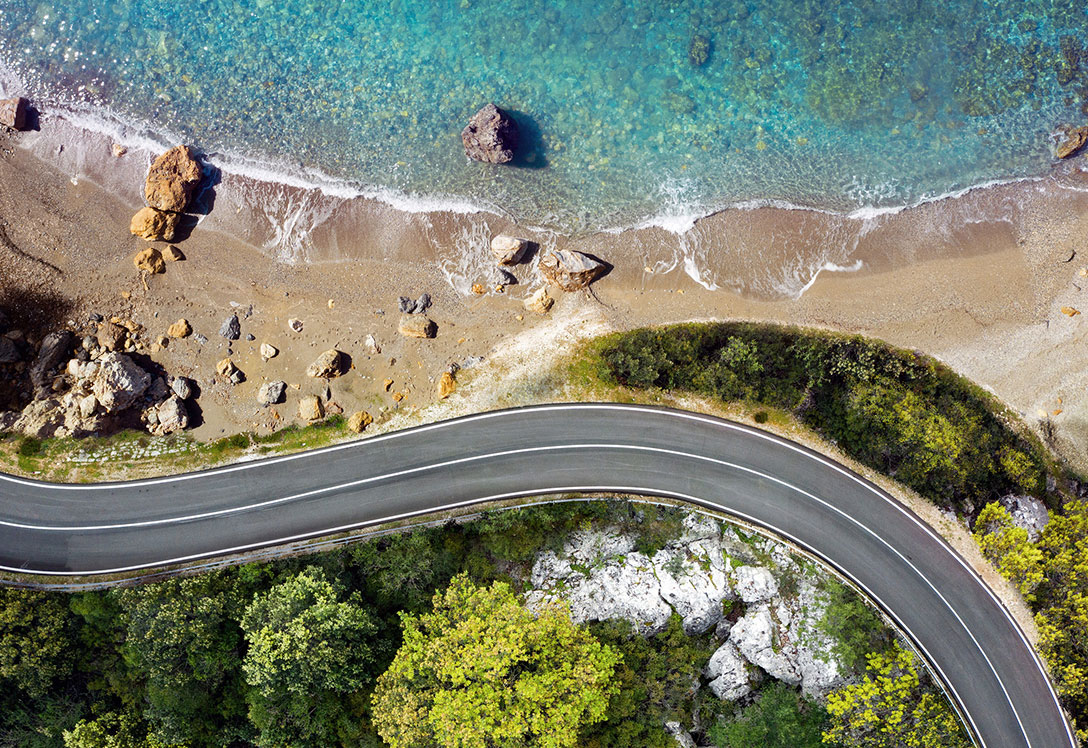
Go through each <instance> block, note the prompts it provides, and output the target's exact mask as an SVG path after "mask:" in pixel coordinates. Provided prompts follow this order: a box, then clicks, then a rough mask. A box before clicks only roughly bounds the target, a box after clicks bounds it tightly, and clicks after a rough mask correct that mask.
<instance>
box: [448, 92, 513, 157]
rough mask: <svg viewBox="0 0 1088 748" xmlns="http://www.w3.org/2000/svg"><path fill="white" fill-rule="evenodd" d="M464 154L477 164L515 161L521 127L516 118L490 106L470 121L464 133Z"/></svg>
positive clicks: (462, 135) (462, 133)
mask: <svg viewBox="0 0 1088 748" xmlns="http://www.w3.org/2000/svg"><path fill="white" fill-rule="evenodd" d="M461 142H462V143H464V146H465V155H466V156H468V157H469V158H471V159H473V160H474V161H483V162H485V163H489V164H505V163H508V162H510V161H513V160H514V151H515V150H517V147H518V126H517V123H516V122H514V118H513V117H511V116H510V115H509V114H508V113H507V112H504V111H503V110H502V109H499V108H498V107H497V106H495V105H494V104H488V105H487V106H485V107H484V108H482V109H481V110H480V111H478V112H476V114H474V115H472V119H470V120H469V121H468V125H467V126H466V127H465V129H464V130H462V131H461Z"/></svg>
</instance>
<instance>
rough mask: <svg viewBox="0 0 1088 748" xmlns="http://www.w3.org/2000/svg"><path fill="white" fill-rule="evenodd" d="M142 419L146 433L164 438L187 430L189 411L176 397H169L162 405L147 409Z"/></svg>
mask: <svg viewBox="0 0 1088 748" xmlns="http://www.w3.org/2000/svg"><path fill="white" fill-rule="evenodd" d="M152 413H153V414H154V415H153V416H152ZM144 419H145V421H147V424H148V431H150V432H151V433H152V434H154V435H155V436H166V435H167V434H173V433H175V432H177V431H182V430H184V429H187V428H189V411H188V410H187V409H186V407H185V402H184V401H183V400H182V399H181V398H180V397H178V396H177V395H171V396H170V397H169V398H167V399H166V400H165V401H163V402H162V403H159V404H158V405H156V406H154V407H153V408H149V409H148V411H147V412H146V413H145V414H144Z"/></svg>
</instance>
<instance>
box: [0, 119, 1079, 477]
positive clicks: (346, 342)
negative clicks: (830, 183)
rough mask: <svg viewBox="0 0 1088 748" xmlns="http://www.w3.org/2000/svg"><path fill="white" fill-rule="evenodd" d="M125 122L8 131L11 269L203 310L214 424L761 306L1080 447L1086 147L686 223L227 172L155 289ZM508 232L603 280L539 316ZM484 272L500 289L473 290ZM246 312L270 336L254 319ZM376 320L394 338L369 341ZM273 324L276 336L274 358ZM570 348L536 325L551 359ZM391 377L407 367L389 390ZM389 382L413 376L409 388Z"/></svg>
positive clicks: (19, 281) (68, 306) (380, 333)
mask: <svg viewBox="0 0 1088 748" xmlns="http://www.w3.org/2000/svg"><path fill="white" fill-rule="evenodd" d="M110 145H111V143H110V142H109V141H108V140H107V139H106V138H105V137H104V136H87V135H86V134H83V135H80V136H76V135H75V134H73V132H71V130H70V129H66V128H65V127H64V126H63V123H50V122H49V120H48V118H45V119H43V131H42V132H40V133H30V134H21V135H16V136H6V137H3V138H0V146H2V156H0V226H2V227H4V228H5V232H6V234H7V237H8V240H9V241H8V242H6V243H5V242H3V241H0V270H2V271H3V273H4V284H3V287H4V292H5V294H6V295H7V296H8V297H9V298H11V297H12V296H13V294H15V293H16V292H18V291H33V294H31V295H32V296H35V298H44V297H45V296H44V295H47V294H53V295H54V296H52V297H49V298H51V299H52V300H51V301H48V302H47V303H43V304H42V306H43V307H44V308H43V309H42V310H41V313H40V315H39V317H40V318H41V321H42V324H43V325H45V326H48V320H49V318H50V316H51V315H52V316H53V318H54V321H55V323H56V324H63V323H64V322H65V321H67V320H71V321H72V322H74V323H75V326H76V327H80V326H82V327H83V328H84V329H89V326H88V325H87V324H86V320H87V315H88V314H90V313H91V312H97V313H100V314H103V315H104V316H106V317H110V316H112V315H117V316H121V317H125V318H129V319H132V320H134V321H136V322H138V323H139V324H141V325H143V326H144V327H145V328H147V330H148V333H149V334H150V335H151V336H152V337H153V336H156V335H159V334H162V333H164V332H165V330H166V327H167V326H168V325H169V324H170V323H171V322H173V321H175V320H176V319H178V318H179V317H186V318H187V319H189V321H190V322H191V323H192V324H193V327H194V329H195V330H196V332H197V333H201V334H203V335H205V336H206V337H207V339H208V342H207V343H206V344H204V345H201V344H199V343H197V342H196V341H195V340H194V339H193V338H189V339H187V340H184V341H177V342H175V343H172V344H171V346H170V347H169V348H168V349H166V350H165V351H162V352H160V353H155V354H153V355H152V358H154V359H155V360H156V361H158V362H160V363H162V364H163V365H164V366H165V367H166V368H167V369H168V370H169V371H170V372H171V373H176V374H185V375H187V376H192V377H193V378H195V379H196V380H197V382H198V384H199V385H200V386H201V388H202V390H203V392H202V394H201V397H200V399H199V401H198V402H199V403H200V408H201V410H202V416H203V425H201V426H200V427H199V428H197V429H196V431H195V435H196V436H197V437H199V438H214V437H216V436H219V435H222V434H225V433H231V432H233V431H237V430H242V429H257V430H268V429H271V428H277V427H279V425H282V424H283V423H287V422H291V421H293V420H294V416H295V412H296V407H297V399H298V397H299V396H301V395H303V394H324V395H327V396H329V399H330V401H332V402H334V403H336V406H337V407H339V408H342V409H343V410H345V411H346V412H351V411H353V410H356V409H366V410H369V411H371V412H372V413H373V414H374V415H376V416H377V415H379V413H380V412H381V411H382V409H385V411H384V412H385V413H386V414H387V415H390V414H392V413H394V412H397V411H398V410H399V411H401V412H403V411H406V410H409V411H410V410H412V409H414V408H418V407H422V406H424V405H426V404H428V403H430V402H433V401H434V399H435V397H436V388H437V385H436V382H437V379H438V376H439V375H440V374H441V372H442V371H443V370H444V369H445V368H446V367H447V366H448V365H449V364H450V363H451V362H459V363H464V362H465V361H466V360H468V359H470V357H479V356H482V357H484V358H485V359H501V356H502V352H503V351H504V350H507V349H510V348H512V347H515V346H516V345H517V339H518V336H524V335H526V334H529V333H530V332H531V334H532V336H533V339H534V340H539V341H548V340H556V341H561V340H564V339H565V338H564V337H562V332H563V331H562V329H561V328H563V326H564V325H568V324H569V323H570V320H572V319H575V318H579V317H582V318H585V317H586V316H587V315H588V316H590V317H592V318H593V319H594V320H595V324H597V325H598V326H597V327H596V328H595V329H626V328H631V327H637V326H641V325H646V324H663V323H668V322H677V321H683V320H689V319H753V320H773V321H782V322H790V323H796V324H804V325H816V326H821V327H826V328H830V329H836V330H844V331H850V332H860V333H864V334H868V335H873V336H876V337H880V338H883V339H885V340H888V341H889V342H891V343H894V344H896V345H901V346H905V347H908V348H917V349H920V350H923V351H925V352H927V353H930V354H933V355H935V356H937V357H938V358H940V359H942V360H944V361H946V362H948V363H949V364H951V365H952V366H953V367H954V368H956V369H957V370H958V371H960V372H961V373H963V374H964V375H966V376H968V377H970V378H971V379H973V380H975V381H977V382H979V383H980V384H982V385H983V386H985V387H987V388H988V389H990V390H991V391H993V392H994V393H995V394H996V395H998V396H999V397H1000V398H1001V399H1003V400H1004V401H1005V402H1007V403H1008V404H1009V405H1010V406H1011V407H1013V408H1014V409H1016V410H1017V411H1019V412H1020V413H1021V414H1023V415H1024V416H1025V418H1027V420H1028V421H1029V422H1030V423H1032V425H1033V426H1034V427H1036V428H1040V427H1041V422H1042V421H1045V420H1048V421H1050V422H1051V425H1052V426H1053V433H1054V434H1055V438H1056V444H1055V445H1056V447H1057V448H1058V449H1059V451H1060V452H1061V453H1062V454H1063V455H1065V456H1066V457H1067V458H1068V459H1070V460H1071V461H1072V462H1073V463H1074V464H1076V465H1078V466H1080V467H1082V468H1088V397H1085V396H1083V395H1082V393H1084V392H1085V391H1086V389H1085V385H1086V384H1088V381H1086V380H1088V373H1086V372H1088V346H1086V345H1085V342H1086V341H1085V335H1086V329H1088V328H1086V325H1088V322H1085V321H1084V320H1085V315H1079V316H1075V317H1069V316H1066V315H1064V314H1062V313H1061V311H1060V308H1061V307H1063V306H1068V307H1073V308H1081V310H1082V311H1084V312H1085V313H1086V314H1088V294H1086V292H1088V277H1083V276H1081V275H1080V274H1079V273H1080V271H1081V269H1082V268H1084V267H1085V266H1088V173H1086V169H1088V159H1086V158H1085V157H1080V158H1079V159H1078V160H1076V161H1075V162H1074V163H1072V164H1064V165H1062V166H1061V167H1060V168H1059V169H1057V170H1056V172H1055V175H1054V176H1052V177H1048V178H1046V179H1043V180H1039V181H1036V182H1022V183H1018V184H1012V185H1004V186H994V187H989V188H985V189H979V190H974V191H971V192H969V193H967V194H964V195H961V196H958V197H951V198H947V199H944V200H940V201H936V202H931V203H926V204H923V205H920V206H917V207H914V208H910V209H906V210H903V211H901V212H899V213H896V214H883V215H858V216H841V215H831V214H827V213H821V212H817V211H805V210H794V209H781V208H775V207H758V208H744V209H733V210H727V211H724V212H722V213H719V214H716V215H714V216H710V217H707V218H704V219H701V220H699V221H698V222H697V223H696V224H695V225H694V227H693V228H691V229H690V230H688V231H686V232H683V233H679V234H678V233H674V232H672V231H667V230H665V229H663V228H660V227H647V228H642V229H637V230H629V231H623V232H615V233H603V234H597V235H593V236H583V237H562V236H558V235H555V234H553V233H551V232H541V231H533V230H530V229H525V228H523V227H517V226H515V225H514V224H513V222H512V221H511V220H510V219H509V218H507V217H502V216H497V215H494V214H490V213H451V212H441V211H439V212H408V211H402V210H398V209H395V208H393V207H391V206H389V205H387V204H385V203H382V202H378V201H375V200H368V199H364V198H356V199H351V200H347V199H343V198H340V197H336V196H335V195H325V194H322V193H320V192H318V191H315V190H309V189H305V188H304V187H302V186H287V185H280V184H272V183H268V182H263V181H260V180H256V179H253V178H251V177H245V176H238V175H232V174H222V175H220V177H219V179H218V182H217V183H216V184H215V185H214V186H213V187H212V191H213V192H210V193H206V194H205V195H204V197H203V202H204V203H205V204H206V208H208V209H209V212H207V214H206V215H203V216H201V217H200V221H199V223H198V224H197V225H196V227H195V228H194V229H193V230H192V233H191V236H189V237H188V238H186V239H185V240H184V241H181V242H176V244H177V246H178V247H180V248H181V249H182V251H183V252H184V253H185V254H186V257H187V259H186V260H185V261H184V262H180V263H172V264H170V265H169V266H168V269H167V272H166V273H165V275H158V276H151V277H150V278H148V279H147V281H148V287H147V289H145V288H144V286H143V281H142V279H141V275H140V273H139V271H137V270H136V269H135V267H134V266H133V264H132V257H133V255H135V254H136V252H137V251H139V250H140V249H142V248H143V247H144V246H146V243H145V242H143V241H141V240H138V239H136V238H134V237H132V236H131V235H129V233H128V222H129V218H130V217H131V215H132V213H133V212H134V211H135V210H136V209H137V208H138V207H139V206H140V204H141V203H140V192H141V186H142V180H143V174H144V172H145V170H146V168H147V165H148V163H149V158H150V154H149V153H147V152H143V151H140V150H138V149H130V150H129V152H128V153H126V154H125V155H124V156H122V157H120V158H117V157H115V156H113V155H112V153H111V151H110ZM61 146H63V148H61ZM212 162H213V163H214V157H213V159H212ZM500 232H515V233H518V234H521V235H524V236H527V237H529V238H532V239H535V240H536V241H538V242H539V243H540V246H541V251H546V250H547V249H550V248H553V247H568V248H571V249H577V250H580V251H585V252H590V253H592V254H595V255H597V256H599V257H601V258H603V259H605V260H607V261H609V262H610V263H612V264H613V265H614V268H613V270H612V272H611V273H609V274H608V275H607V276H606V277H605V278H603V279H601V280H600V281H598V283H596V284H595V285H594V287H593V292H592V293H584V292H579V293H572V294H563V293H562V292H556V295H557V296H558V297H559V299H558V302H557V304H556V307H555V309H553V311H552V313H551V314H550V315H549V316H548V317H538V316H536V315H534V314H532V313H531V312H526V311H525V310H524V309H523V308H522V304H521V300H522V299H524V298H525V297H526V296H528V295H529V293H530V292H531V291H532V290H533V289H535V288H536V287H538V286H539V285H540V284H541V283H542V280H541V279H540V278H539V275H538V273H537V272H536V271H535V268H534V265H535V260H536V258H533V259H532V260H531V261H530V262H529V263H526V264H525V265H522V266H519V267H517V268H515V269H513V273H514V275H515V276H516V280H517V281H518V282H517V283H516V284H515V283H510V281H511V280H513V279H510V278H506V279H504V278H502V277H501V276H500V275H499V271H498V269H497V268H496V267H495V266H494V264H493V261H492V259H491V257H490V251H489V249H488V247H487V245H488V242H489V240H490V238H491V236H493V235H494V234H497V233H500ZM821 268H823V269H822V270H821ZM817 271H819V272H818V274H817ZM814 276H815V277H814ZM504 280H505V281H506V282H507V285H506V286H505V289H504V291H503V292H501V293H499V292H495V291H494V290H493V289H494V288H495V286H496V285H497V284H499V283H500V282H502V281H504ZM477 283H479V284H482V285H484V286H485V287H486V288H488V289H489V291H488V293H487V294H485V295H483V296H476V295H474V294H473V293H472V292H471V290H470V289H471V287H472V285H473V284H477ZM1082 289H1083V290H1082ZM424 291H427V292H429V293H431V294H432V296H433V297H434V299H435V301H434V306H433V307H432V310H431V313H430V316H431V317H432V318H433V319H434V320H435V321H436V322H437V323H438V326H439V331H438V336H437V337H436V338H435V339H434V340H429V341H421V340H414V339H406V338H403V337H401V336H399V335H398V334H397V332H396V324H397V321H398V319H399V315H398V314H397V311H396V306H397V297H398V296H400V295H405V296H413V297H414V296H417V295H418V294H420V293H422V292H424ZM123 294H128V297H127V298H126V297H125V296H123ZM65 300H67V301H65ZM232 302H233V303H234V304H236V305H238V306H237V307H232ZM330 302H331V306H330ZM24 306H25V307H26V310H27V311H29V309H30V307H31V306H33V304H29V305H24ZM250 307H252V314H251V316H249V317H248V318H246V319H243V321H242V334H243V340H241V341H238V342H237V343H236V344H235V345H234V348H233V351H234V360H235V362H236V363H237V364H238V366H239V367H240V368H241V369H242V370H243V371H244V372H245V373H246V375H247V381H246V382H244V383H243V384H241V385H238V386H235V387H230V386H228V385H225V384H222V383H216V381H215V378H214V377H213V374H214V367H215V363H216V361H218V360H219V359H220V358H222V357H224V356H225V355H226V350H227V341H225V340H223V339H222V338H220V337H219V336H218V335H217V331H218V329H219V325H220V323H221V322H222V320H223V319H224V318H225V317H227V316H228V315H229V314H230V313H231V312H232V311H236V310H237V309H241V310H242V311H243V312H244V311H245V310H248V309H249V308H250ZM57 312H61V313H60V314H57ZM519 316H520V317H521V319H518V317H519ZM289 317H297V318H299V319H301V320H303V322H304V329H303V331H302V332H301V333H294V332H291V331H289V330H288V328H287V324H286V322H287V319H288V318H289ZM27 324H30V323H29V322H28V323H27ZM246 334H253V335H254V336H255V340H254V341H252V342H246V341H245V340H244V336H245V335H246ZM368 334H372V335H374V336H375V338H376V339H377V340H378V342H379V345H380V346H381V353H380V354H375V353H372V352H370V351H369V350H368V349H367V347H366V345H365V343H364V341H365V339H366V336H367V335H368ZM262 342H269V343H271V344H273V345H275V346H276V347H277V348H279V349H280V350H281V351H282V353H281V355H280V356H278V357H277V358H274V359H272V360H271V361H269V362H263V361H262V360H261V359H260V357H259V355H258V353H257V349H258V346H259V345H260V343H262ZM334 346H335V347H338V348H340V349H341V350H344V351H345V352H347V353H348V354H349V355H350V356H351V357H352V362H353V365H354V368H353V370H352V371H351V372H350V373H349V374H348V375H346V376H344V377H341V378H339V379H335V380H332V382H331V384H330V385H329V386H330V390H331V391H330V392H328V393H326V392H325V391H324V390H325V385H324V382H323V381H319V380H312V379H309V378H307V377H305V376H304V369H305V367H306V365H307V364H308V363H309V362H310V361H312V360H313V358H315V357H316V356H317V354H318V353H320V352H321V351H323V350H325V349H327V348H331V347H334ZM562 350H563V344H556V345H542V346H540V360H539V364H538V368H537V369H536V370H537V371H539V370H543V369H545V368H546V366H547V363H548V359H549V357H550V356H552V355H554V354H555V353H558V352H561V351H562ZM532 374H533V369H529V370H528V371H527V375H528V376H532ZM271 379H284V380H285V381H287V382H288V383H289V385H293V386H292V387H289V389H288V401H287V403H285V404H284V405H282V406H277V408H275V409H268V410H265V409H260V408H258V407H257V405H256V400H255V395H256V391H257V389H258V388H259V386H260V385H261V384H262V383H263V382H264V381H267V380H271ZM386 379H392V380H394V383H393V385H392V386H391V387H390V388H389V390H388V391H386V390H385V387H384V381H385V380H386ZM396 392H404V393H406V396H405V398H404V400H403V401H402V402H401V403H399V404H398V403H395V402H394V401H393V398H392V395H393V393H396ZM0 394H2V393H0ZM1059 399H1060V404H1058V401H1059ZM334 410H335V408H334ZM1059 410H1060V411H1061V412H1060V413H1058V414H1056V415H1053V413H1054V411H1059ZM1040 411H1043V412H1046V413H1047V416H1046V417H1045V418H1041V417H1040V416H1039V415H1038V413H1039V412H1040Z"/></svg>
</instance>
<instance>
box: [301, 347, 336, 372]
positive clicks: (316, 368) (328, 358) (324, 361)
mask: <svg viewBox="0 0 1088 748" xmlns="http://www.w3.org/2000/svg"><path fill="white" fill-rule="evenodd" d="M345 370H346V367H345V363H344V354H343V353H341V352H340V351H338V350H336V349H335V348H330V349H329V350H327V351H325V352H324V353H322V354H321V355H320V356H318V357H317V360H316V361H314V362H313V363H312V364H310V365H309V366H308V367H306V376H308V377H314V378H316V379H333V378H335V377H338V376H340V375H341V374H343V373H344V371H345Z"/></svg>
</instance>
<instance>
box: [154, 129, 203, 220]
mask: <svg viewBox="0 0 1088 748" xmlns="http://www.w3.org/2000/svg"><path fill="white" fill-rule="evenodd" d="M203 176H204V173H203V170H202V169H201V168H200V163H199V162H198V161H197V160H196V156H195V155H194V154H193V151H192V149H191V148H189V146H187V145H179V146H176V147H174V148H171V149H170V150H168V151H167V152H166V153H164V154H162V155H161V156H159V157H158V158H157V159H155V161H154V163H152V164H151V168H150V169H149V170H148V172H147V181H146V182H145V184H144V199H145V201H146V202H147V204H148V205H149V206H151V207H152V208H156V209H158V210H162V211H168V212H171V213H183V212H185V209H186V208H187V207H188V206H189V200H190V199H191V198H192V196H193V192H194V191H195V190H196V187H197V185H198V184H200V180H201V179H202V178H203ZM166 241H171V240H170V239H167V240H166Z"/></svg>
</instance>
